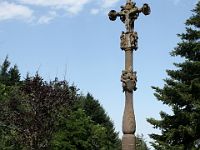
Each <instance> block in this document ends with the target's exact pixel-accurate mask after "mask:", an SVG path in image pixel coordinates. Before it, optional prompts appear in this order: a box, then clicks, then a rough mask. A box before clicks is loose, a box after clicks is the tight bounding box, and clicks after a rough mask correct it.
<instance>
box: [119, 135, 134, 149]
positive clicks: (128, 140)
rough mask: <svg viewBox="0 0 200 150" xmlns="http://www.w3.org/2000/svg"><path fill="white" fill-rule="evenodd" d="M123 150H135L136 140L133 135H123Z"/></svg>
mask: <svg viewBox="0 0 200 150" xmlns="http://www.w3.org/2000/svg"><path fill="white" fill-rule="evenodd" d="M122 149H123V150H136V138H135V136H134V135H133V134H124V135H123V137H122Z"/></svg>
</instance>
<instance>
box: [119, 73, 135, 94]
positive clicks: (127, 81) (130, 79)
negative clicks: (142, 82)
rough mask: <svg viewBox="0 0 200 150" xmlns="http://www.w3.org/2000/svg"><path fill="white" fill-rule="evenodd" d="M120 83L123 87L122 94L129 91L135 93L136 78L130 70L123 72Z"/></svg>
mask: <svg viewBox="0 0 200 150" xmlns="http://www.w3.org/2000/svg"><path fill="white" fill-rule="evenodd" d="M121 82H122V87H123V92H124V91H129V92H133V90H134V91H136V89H137V88H136V82H137V77H136V72H133V71H132V70H128V71H126V70H123V71H122V75H121Z"/></svg>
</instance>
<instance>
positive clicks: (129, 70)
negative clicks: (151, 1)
mask: <svg viewBox="0 0 200 150" xmlns="http://www.w3.org/2000/svg"><path fill="white" fill-rule="evenodd" d="M141 12H142V13H143V14H144V15H149V14H150V12H151V10H150V7H149V6H148V4H144V5H143V7H142V8H138V7H136V3H135V2H132V0H127V1H126V4H125V5H124V6H121V11H120V12H116V11H115V10H111V11H110V12H109V14H108V16H109V19H110V20H111V21H115V20H116V19H117V17H119V18H120V20H121V21H122V22H123V23H124V24H125V27H126V31H125V32H124V31H123V32H122V34H121V37H120V39H121V44H120V46H121V49H122V50H124V51H125V70H123V71H122V75H121V82H122V87H123V91H124V92H125V108H124V114H123V122H122V131H123V137H122V150H136V138H135V131H136V123H135V115H134V109H133V91H135V90H136V89H137V88H136V82H137V77H136V72H134V71H133V51H134V50H137V48H138V46H137V45H138V44H137V43H138V35H137V32H135V31H134V22H135V20H136V19H137V18H138V16H139V14H140V13H141Z"/></svg>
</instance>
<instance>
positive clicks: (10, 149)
mask: <svg viewBox="0 0 200 150" xmlns="http://www.w3.org/2000/svg"><path fill="white" fill-rule="evenodd" d="M94 111H95V113H94ZM120 142H121V141H120V139H119V137H118V133H117V132H116V131H115V129H114V125H113V122H112V121H111V119H110V118H109V116H108V115H107V114H106V112H105V110H104V109H103V107H102V106H101V105H100V103H99V102H98V101H97V100H95V99H94V98H93V97H92V96H91V95H90V94H88V95H87V96H84V95H80V94H79V93H78V90H77V88H76V87H75V86H73V85H72V86H70V85H69V84H68V83H67V81H59V80H58V79H57V78H55V80H54V81H50V82H47V81H44V79H43V78H42V77H40V76H39V74H38V73H36V75H35V76H29V75H27V77H26V78H25V79H24V80H20V73H19V70H18V68H17V66H16V65H15V66H14V67H10V62H9V61H8V58H6V59H5V61H4V62H3V64H2V65H1V67H0V149H2V150H43V149H48V150H51V149H52V150H54V149H55V150H57V149H59V150H80V149H81V150H117V149H119V150H120V146H121V144H120Z"/></svg>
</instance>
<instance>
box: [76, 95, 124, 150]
mask: <svg viewBox="0 0 200 150" xmlns="http://www.w3.org/2000/svg"><path fill="white" fill-rule="evenodd" d="M78 108H81V109H83V110H84V111H85V113H86V114H87V115H88V116H89V117H90V118H91V120H92V121H94V122H95V124H97V125H101V126H103V127H105V129H106V144H105V146H106V150H107V149H108V150H121V141H120V139H119V136H118V133H117V132H115V128H114V124H113V122H112V121H111V119H110V117H109V116H108V115H107V114H106V112H105V110H104V108H103V107H102V106H101V105H100V103H99V101H98V100H95V99H94V97H93V96H92V95H91V94H89V93H88V94H87V95H86V96H79V98H78V101H77V103H76V104H75V110H77V109H78Z"/></svg>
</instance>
